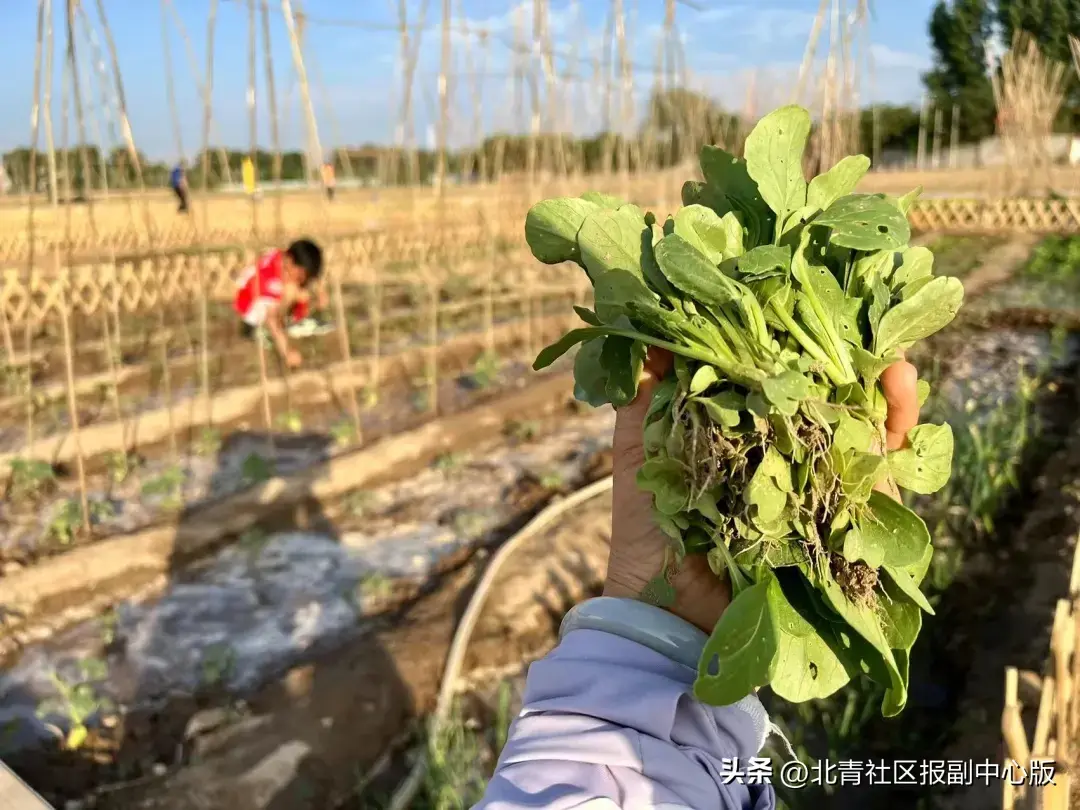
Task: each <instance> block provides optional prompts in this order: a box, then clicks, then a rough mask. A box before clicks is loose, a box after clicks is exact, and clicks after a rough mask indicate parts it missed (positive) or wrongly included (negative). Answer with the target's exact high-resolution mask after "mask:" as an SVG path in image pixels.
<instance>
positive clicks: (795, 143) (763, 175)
mask: <svg viewBox="0 0 1080 810" xmlns="http://www.w3.org/2000/svg"><path fill="white" fill-rule="evenodd" d="M809 137H810V114H809V113H808V112H807V111H806V110H805V109H803V108H802V107H799V106H797V105H794V104H792V105H789V106H787V107H781V108H780V109H778V110H774V111H773V112H771V113H769V114H768V115H766V116H765V117H764V118H762V119H761V120H760V121H759V122H758V124H757V126H756V127H754V130H753V132H751V133H750V135H748V136H747V138H746V169H747V171H748V172H749V173H750V176H751V177H752V178H754V182H756V183H757V185H758V189H760V190H761V196H762V199H764V200H765V202H766V203H768V205H769V208H771V209H772V210H773V211H774V212H775V213H776V218H777V221H779V222H783V221H784V219H785V218H786V217H787V215H788V214H789V213H790V212H792V211H794V210H796V209H798V208H801V207H802V206H804V205H806V178H805V177H804V176H803V167H802V160H803V154H804V153H805V152H806V142H807V139H808V138H809Z"/></svg>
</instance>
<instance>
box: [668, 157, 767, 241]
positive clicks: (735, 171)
mask: <svg viewBox="0 0 1080 810" xmlns="http://www.w3.org/2000/svg"><path fill="white" fill-rule="evenodd" d="M701 173H702V175H704V177H705V180H706V192H707V194H708V198H705V199H699V200H696V202H700V203H702V204H704V205H707V206H709V207H710V208H712V209H713V210H714V211H716V213H718V214H720V215H721V216H724V217H726V216H727V214H728V213H729V212H731V211H732V210H734V211H736V212H738V213H739V214H740V215H741V217H742V227H743V228H744V229H745V231H746V244H748V245H750V246H754V245H758V244H760V243H762V242H771V241H772V228H773V223H774V220H775V216H774V214H773V212H772V211H771V210H770V209H769V206H768V205H767V204H766V203H765V200H764V199H762V196H761V191H760V190H759V189H758V186H757V183H755V182H754V180H753V179H752V178H751V177H750V173H749V171H747V165H746V161H744V160H740V159H739V158H737V157H735V156H734V155H731V154H729V153H728V152H725V151H724V150H723V149H721V148H720V147H718V146H703V147H701ZM685 190H686V189H685V187H684V194H685ZM717 197H719V198H720V200H719V201H718V200H717ZM683 201H684V203H685V202H686V200H685V197H684V200H683ZM717 202H720V204H721V205H723V206H724V208H723V209H721V207H718V205H717Z"/></svg>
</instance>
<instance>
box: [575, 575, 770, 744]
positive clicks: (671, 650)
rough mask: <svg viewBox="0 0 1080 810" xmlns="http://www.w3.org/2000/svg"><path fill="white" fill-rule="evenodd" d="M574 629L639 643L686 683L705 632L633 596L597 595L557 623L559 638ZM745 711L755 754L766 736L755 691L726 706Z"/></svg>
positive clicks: (693, 672) (691, 677)
mask: <svg viewBox="0 0 1080 810" xmlns="http://www.w3.org/2000/svg"><path fill="white" fill-rule="evenodd" d="M577 630H595V631H599V632H602V633H607V634H609V635H613V636H617V637H619V638H622V639H625V640H627V641H631V642H634V643H635V644H640V645H641V646H643V647H646V648H648V649H650V650H652V651H653V652H655V653H658V654H660V655H662V656H664V658H666V659H668V660H669V661H671V662H673V663H675V664H678V665H679V666H680V667H681V668H685V670H686V671H685V673H684V675H685V680H686V684H687V686H690V685H691V684H692V683H693V680H694V677H695V676H696V674H697V665H698V659H699V658H701V653H702V650H704V649H705V642H706V641H708V636H707V635H706V634H705V633H703V632H702V631H701V630H699V629H698V628H697V627H694V625H692V624H690V623H689V622H687V621H685V620H683V619H680V618H679V617H678V616H676V615H675V614H673V613H669V612H668V611H666V610H663V609H662V608H658V607H655V606H654V605H650V604H648V603H646V602H640V601H638V600H636V599H622V598H616V597H611V596H598V597H596V598H594V599H587V600H586V601H584V602H580V603H578V604H577V605H575V606H574V607H573V608H571V609H570V611H569V612H568V613H567V614H566V616H565V617H563V621H562V624H561V626H560V627H559V640H560V641H562V640H563V639H564V638H565V637H566V636H567V635H569V634H570V633H572V632H574V631H577ZM707 708H711V709H714V710H717V709H722V708H723V709H735V710H739V711H741V712H742V713H744V714H745V715H746V718H747V720H748V721H749V727H748V729H747V730H748V731H749V732H750V734H749V735H748V736H749V737H750V739H751V740H755V741H756V742H757V744H756V747H754V749H753V751H752V752H751V753H750V754H743V755H744V756H746V755H750V756H753V755H756V754H757V753H758V752H759V751H760V750H761V749H762V748H763V747H764V746H765V741H766V740H767V739H768V736H769V714H768V712H767V711H765V707H764V706H763V705H762V703H761V701H760V700H758V698H757V696H756V695H753V694H751V695H747V696H746V697H744V698H742V700H740V701H738V702H737V703H734V704H732V705H731V706H727V707H707ZM740 725H741V724H740Z"/></svg>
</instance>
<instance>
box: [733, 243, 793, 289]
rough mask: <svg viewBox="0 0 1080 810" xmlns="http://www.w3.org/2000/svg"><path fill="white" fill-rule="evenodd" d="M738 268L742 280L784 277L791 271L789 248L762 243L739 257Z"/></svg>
mask: <svg viewBox="0 0 1080 810" xmlns="http://www.w3.org/2000/svg"><path fill="white" fill-rule="evenodd" d="M738 268H739V275H741V276H742V278H743V280H744V281H764V280H765V279H768V278H775V277H781V278H784V277H786V276H788V275H789V274H790V272H791V248H788V247H778V246H776V245H762V246H761V247H756V248H754V249H753V250H748V251H747V252H746V253H745V254H743V256H742V258H741V259H739V263H738Z"/></svg>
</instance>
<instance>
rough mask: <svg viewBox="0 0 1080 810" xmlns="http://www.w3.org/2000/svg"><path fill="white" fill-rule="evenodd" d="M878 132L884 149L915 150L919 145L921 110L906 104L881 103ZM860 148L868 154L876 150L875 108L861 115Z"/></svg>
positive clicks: (864, 111) (878, 115)
mask: <svg viewBox="0 0 1080 810" xmlns="http://www.w3.org/2000/svg"><path fill="white" fill-rule="evenodd" d="M877 118H878V132H877V136H878V138H880V139H881V149H882V151H892V150H903V151H905V152H912V153H913V152H914V151H915V150H916V149H917V148H918V145H919V111H918V110H917V109H915V108H914V107H908V106H905V105H893V104H881V105H879V106H878V108H877ZM859 136H860V148H861V149H862V151H863V152H864V153H865V154H867V155H872V154H873V150H874V110H873V109H866V110H863V111H862V113H861V114H860V116H859Z"/></svg>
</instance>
